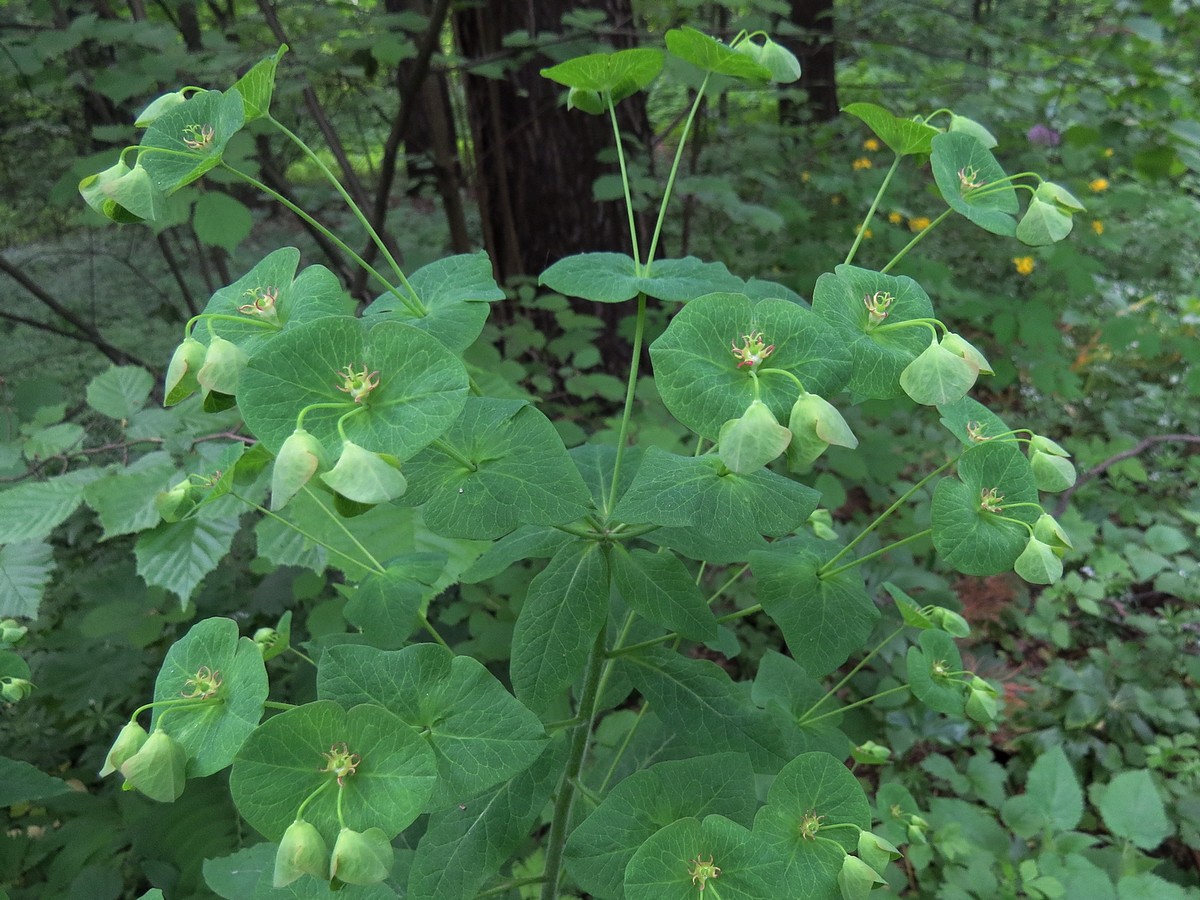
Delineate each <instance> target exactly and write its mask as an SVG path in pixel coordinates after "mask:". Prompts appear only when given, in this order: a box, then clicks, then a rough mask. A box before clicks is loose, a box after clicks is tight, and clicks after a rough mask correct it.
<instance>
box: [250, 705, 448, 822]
mask: <svg viewBox="0 0 1200 900" xmlns="http://www.w3.org/2000/svg"><path fill="white" fill-rule="evenodd" d="M355 759H357V762H355ZM339 764H340V765H339ZM339 767H340V768H341V771H342V775H341V778H342V782H343V785H344V786H343V787H342V789H341V790H340V791H339V790H338V787H337V784H336V781H337V779H338V777H339V776H338V771H337V769H338V768H339ZM350 769H353V771H350ZM436 780H437V765H436V763H435V761H434V755H433V751H432V750H431V749H430V748H429V745H428V743H427V742H426V741H425V739H424V738H422V737H421V735H420V734H418V732H417V731H416V729H414V728H410V727H409V726H408V725H405V724H403V723H401V722H398V721H397V719H396V717H395V716H394V715H392V714H390V713H389V712H388V711H387V710H385V709H383V708H382V707H379V706H374V705H371V704H363V705H361V706H356V707H354V708H353V709H350V710H345V709H343V708H342V707H340V706H338V705H337V704H336V703H333V702H331V701H328V700H318V701H317V702H315V703H306V704H304V705H303V706H299V707H296V708H295V709H289V710H287V711H285V712H282V713H280V714H279V715H276V716H272V717H271V718H269V719H267V721H265V722H263V723H262V725H260V726H259V727H258V728H257V729H255V731H254V733H253V734H252V735H251V736H250V738H249V739H248V740H247V741H246V743H245V744H244V745H243V747H242V749H241V752H239V753H238V756H237V759H236V760H235V761H234V764H233V772H232V774H231V775H230V777H229V790H230V793H231V794H232V795H233V802H234V803H235V804H236V805H237V808H238V811H239V812H240V813H241V814H242V816H243V817H244V818H245V819H246V821H247V822H249V823H250V824H251V825H252V826H253V827H254V828H255V829H257V830H258V831H259V832H260V833H262V834H263V835H264V836H265V837H266V838H267V839H268V840H272V841H277V840H279V838H281V837H282V836H283V833H284V832H285V831H286V830H287V827H288V826H289V825H291V824H292V822H294V821H295V819H296V811H297V809H298V808H299V806H300V804H301V803H302V802H303V801H304V799H305V798H306V797H309V796H310V795H312V794H313V792H314V791H316V790H317V789H318V788H320V787H321V786H322V785H327V784H328V785H330V787H327V788H325V789H324V790H322V791H321V793H320V794H318V795H317V796H316V798H315V799H314V800H313V801H312V803H310V804H309V805H308V806H307V807H306V808H305V811H304V818H305V819H306V820H307V821H309V822H311V823H312V824H313V825H315V826H316V828H317V830H318V831H319V832H320V833H321V837H323V838H324V839H325V841H326V842H327V843H328V844H329V845H330V846H332V845H333V842H334V841H335V840H336V839H337V836H338V833H339V832H340V830H341V826H340V824H339V816H338V812H337V807H338V797H339V795H341V805H342V814H343V817H344V819H345V822H346V825H347V826H349V827H350V828H354V829H358V830H364V829H367V828H372V827H374V828H380V829H382V830H383V832H384V833H385V834H386V835H387V836H389V837H394V836H395V835H397V834H399V833H400V832H401V831H403V830H404V828H406V827H407V826H408V825H409V824H410V823H411V822H412V821H413V820H414V819H415V818H416V817H417V816H418V815H420V814H421V813H422V812H423V811H424V809H425V804H426V801H427V800H428V798H429V795H430V793H431V792H432V790H433V787H434V783H435V781H436Z"/></svg>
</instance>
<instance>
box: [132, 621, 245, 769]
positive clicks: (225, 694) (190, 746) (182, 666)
mask: <svg viewBox="0 0 1200 900" xmlns="http://www.w3.org/2000/svg"><path fill="white" fill-rule="evenodd" d="M209 687H211V688H212V691H213V692H214V693H212V696H209V697H207V698H204V697H203V695H204V694H205V693H208V688H209ZM197 693H199V694H200V695H201V698H202V702H201V703H200V704H199V706H198V708H188V709H178V710H171V711H170V712H169V714H168V713H167V710H169V709H170V708H169V707H157V708H155V710H154V719H153V723H154V724H155V725H158V722H159V720H160V719H161V720H162V724H161V726H159V727H161V728H163V730H165V731H166V732H167V733H168V734H170V735H171V737H173V738H174V739H175V740H177V741H178V742H179V744H180V745H181V746H182V747H183V748H184V750H185V751H186V753H187V774H188V777H189V778H202V777H204V776H205V775H211V774H212V773H213V772H219V771H220V770H221V769H223V768H225V767H226V766H227V765H229V764H230V763H231V762H232V761H233V757H234V755H235V754H236V753H237V752H238V750H239V749H240V748H241V746H242V744H243V742H245V740H246V738H247V736H249V734H250V733H251V732H252V731H254V729H255V727H256V726H257V725H258V723H259V720H260V719H261V718H262V714H263V701H265V700H266V699H267V670H266V667H265V666H264V665H263V658H262V653H261V652H260V651H259V649H258V647H257V646H256V645H255V644H254V642H253V641H252V640H250V639H249V638H244V637H239V636H238V626H237V622H235V621H233V620H232V619H205V620H203V621H202V622H198V623H196V624H195V625H193V626H192V628H191V629H190V630H189V631H188V633H187V634H186V635H184V636H183V638H182V639H181V640H179V641H177V642H176V643H175V644H174V645H173V646H172V647H171V649H170V650H168V651H167V656H166V659H164V660H163V664H162V668H161V669H160V670H159V673H158V678H157V679H156V680H155V682H154V699H155V701H162V700H178V699H180V698H181V697H187V696H189V695H195V694H197Z"/></svg>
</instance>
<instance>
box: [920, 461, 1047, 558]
mask: <svg viewBox="0 0 1200 900" xmlns="http://www.w3.org/2000/svg"><path fill="white" fill-rule="evenodd" d="M959 479H961V480H959ZM992 490H994V491H996V492H997V493H998V494H999V495H1002V497H1003V499H1002V500H1001V501H999V503H1000V504H1001V505H1003V504H1007V503H1030V502H1032V503H1036V502H1037V485H1036V483H1035V482H1034V477H1033V470H1032V469H1031V468H1030V466H1029V460H1027V459H1026V458H1025V454H1023V453H1022V452H1021V451H1020V450H1018V449H1017V446H1016V445H1015V443H1013V442H1010V441H1001V442H995V443H991V442H989V443H985V444H978V445H976V446H975V447H972V448H970V449H968V450H967V451H966V452H965V453H963V456H962V459H961V460H959V463H958V479H954V478H943V479H942V480H941V481H940V482H939V483H938V486H937V489H936V490H935V491H934V493H933V505H932V510H931V514H932V525H933V545H934V547H935V548H936V549H937V552H938V555H939V556H941V557H942V559H944V560H945V562H946V564H947V565H949V566H953V567H954V568H955V569H957V570H958V571H959V572H962V573H963V574H964V575H997V574H999V573H1001V572H1008V571H1010V570H1011V569H1012V566H1013V563H1014V562H1015V561H1016V559H1017V556H1018V555H1020V553H1021V551H1022V550H1024V549H1025V544H1026V542H1027V541H1028V540H1029V529H1028V528H1026V527H1025V526H1023V525H1020V524H1018V523H1017V522H1009V521H1005V519H1018V520H1020V521H1021V522H1028V523H1029V524H1030V525H1032V524H1033V523H1034V522H1036V521H1037V519H1038V517H1039V515H1040V514H1041V513H1040V510H1039V509H1037V508H1035V507H1033V506H1017V507H1015V508H1013V509H1005V510H1003V511H1002V512H999V513H996V512H991V511H988V510H986V509H983V500H982V498H983V493H984V491H992ZM990 505H996V503H995V502H993V503H991V504H990Z"/></svg>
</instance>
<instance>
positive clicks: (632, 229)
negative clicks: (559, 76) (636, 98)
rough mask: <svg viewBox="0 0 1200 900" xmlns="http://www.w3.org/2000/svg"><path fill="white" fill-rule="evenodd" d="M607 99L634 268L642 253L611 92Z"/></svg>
mask: <svg viewBox="0 0 1200 900" xmlns="http://www.w3.org/2000/svg"><path fill="white" fill-rule="evenodd" d="M604 97H605V99H606V100H608V118H609V120H610V121H611V122H612V128H613V140H614V142H615V143H616V145H617V163H618V164H619V165H620V167H621V187H623V188H624V189H625V212H626V214H627V215H628V217H629V240H630V242H631V243H632V244H633V263H634V268H635V269H640V268H641V265H642V253H641V250H640V249H639V248H638V237H637V222H636V221H635V220H634V217H633V198H632V196H631V195H630V193H629V173H628V172H627V171H626V169H625V147H624V143H623V142H622V141H621V126H620V125H618V124H617V108H616V107H615V106H613V101H612V94H611V93H606V94H605V95H604Z"/></svg>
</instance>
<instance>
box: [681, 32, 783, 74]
mask: <svg viewBox="0 0 1200 900" xmlns="http://www.w3.org/2000/svg"><path fill="white" fill-rule="evenodd" d="M666 42H667V51H668V52H669V53H670V54H671V55H672V56H677V57H679V58H680V59H682V60H685V61H686V62H690V63H691V64H692V65H693V66H695V67H696V68H698V69H700V70H701V71H704V72H709V73H712V74H714V75H728V76H729V77H731V78H739V79H742V80H744V81H750V82H760V83H761V82H765V81H770V80H771V70H770V69H768V68H767V67H766V66H764V65H762V64H761V63H758V62H755V61H754V60H753V59H751V58H750V57H749V56H748V55H746V54H744V53H738V52H737V51H736V50H734V49H732V48H731V47H729V46H727V45H725V44H722V43H721V42H720V41H718V40H717V39H716V38H711V37H709V36H708V35H707V34H705V33H704V32H702V31H697V30H696V29H695V28H689V27H688V26H686V25H685V26H684V27H683V28H672V29H671V30H670V31H668V32H667V35H666Z"/></svg>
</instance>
